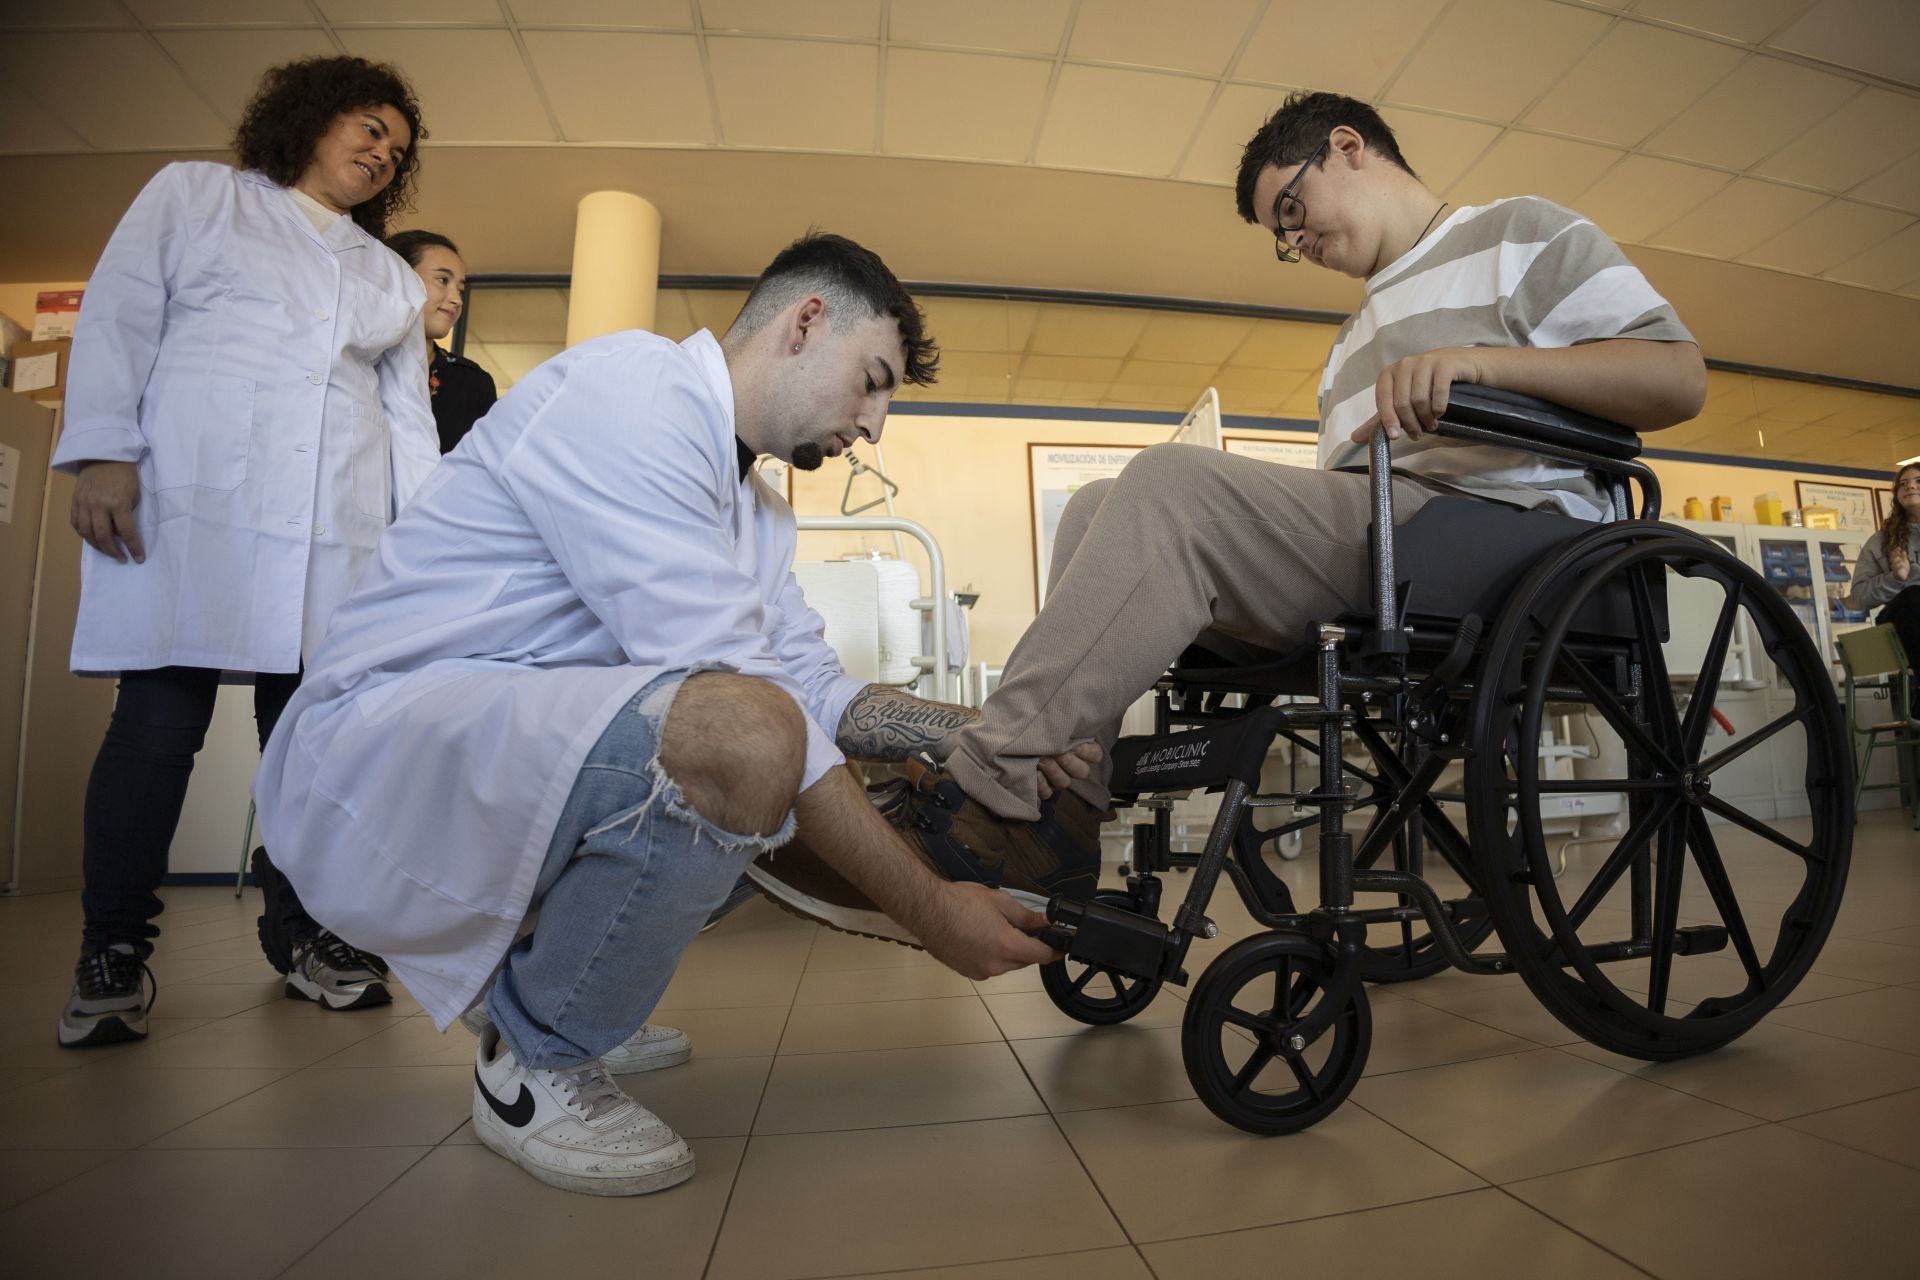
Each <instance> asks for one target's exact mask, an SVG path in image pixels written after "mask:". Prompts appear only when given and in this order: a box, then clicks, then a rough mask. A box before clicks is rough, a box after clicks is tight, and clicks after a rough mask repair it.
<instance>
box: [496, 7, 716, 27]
mask: <svg viewBox="0 0 1920 1280" xmlns="http://www.w3.org/2000/svg"><path fill="white" fill-rule="evenodd" d="M507 8H508V9H509V10H510V11H511V12H512V13H513V16H514V19H515V20H516V21H517V22H519V23H520V25H521V26H523V27H525V26H537V25H540V24H545V23H551V24H555V25H560V26H565V25H570V24H571V25H577V26H595V27H673V28H676V29H682V28H684V29H688V30H690V29H692V27H693V3H692V0H507Z"/></svg>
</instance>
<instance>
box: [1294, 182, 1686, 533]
mask: <svg viewBox="0 0 1920 1280" xmlns="http://www.w3.org/2000/svg"><path fill="white" fill-rule="evenodd" d="M1606 338H1647V339H1652V340H1655V341H1662V342H1691V341H1692V340H1693V335H1692V334H1690V333H1688V332H1687V330H1686V327H1685V326H1684V325H1682V324H1681V323H1680V318H1679V317H1678V316H1677V315H1675V314H1674V311H1673V308H1672V307H1671V306H1669V305H1668V303H1667V300H1666V299H1665V298H1662V297H1661V296H1660V295H1659V294H1658V293H1655V292H1654V290H1653V286H1652V285H1650V284H1648V283H1647V278H1646V277H1645V276H1643V275H1641V274H1640V269H1639V268H1638V267H1635V266H1634V265H1633V264H1632V263H1631V262H1628V261H1627V258H1626V255H1625V254H1623V253H1621V252H1620V249H1619V246H1617V245H1615V244H1614V243H1613V241H1611V240H1609V239H1608V238H1607V236H1606V233H1605V232H1603V231H1601V230H1600V228H1598V227H1596V226H1594V225H1593V223H1591V222H1589V221H1588V220H1587V219H1585V218H1583V217H1581V216H1580V215H1579V214H1577V213H1574V212H1573V211H1572V210H1570V209H1563V208H1561V207H1560V206H1559V205H1556V204H1553V203H1551V202H1549V201H1546V200H1542V199H1539V198H1538V197H1535V196H1516V197H1513V198H1511V199H1507V200H1498V201H1495V202H1494V203H1493V204H1489V205H1482V206H1480V207H1478V208H1465V209H1459V210H1456V211H1455V212H1454V213H1453V214H1452V215H1451V216H1449V217H1448V218H1447V219H1446V221H1444V222H1442V223H1441V224H1440V225H1439V226H1438V227H1437V228H1435V229H1434V232H1433V234H1431V235H1429V236H1427V237H1425V238H1424V239H1422V240H1421V241H1420V242H1419V243H1418V244H1416V245H1414V247H1413V248H1412V249H1409V250H1408V251H1407V252H1406V253H1405V254H1402V255H1401V256H1400V257H1399V258H1398V259H1396V260H1395V261H1394V262H1393V263H1391V264H1390V265H1388V266H1387V267H1386V268H1384V269H1383V270H1381V271H1379V272H1378V273H1376V274H1375V275H1374V276H1373V278H1372V279H1370V280H1368V281H1367V299H1366V301H1365V302H1364V303H1363V304H1362V305H1361V307H1360V310H1358V311H1356V312H1355V313H1354V314H1353V315H1352V316H1351V317H1349V318H1348V320H1347V322H1346V323H1345V324H1344V325H1342V326H1341V327H1340V332H1339V334H1338V336H1336V337H1335V339H1334V342H1333V350H1332V352H1331V353H1330V354H1329V355H1328V356H1327V368H1326V373H1325V374H1324V375H1323V376H1322V378H1321V380H1320V465H1321V467H1322V468H1328V469H1331V468H1339V467H1353V466H1360V467H1364V466H1365V465H1366V461H1367V455H1366V446H1364V445H1358V444H1354V443H1353V442H1352V440H1351V439H1350V437H1351V436H1352V435H1353V432H1354V430H1355V429H1356V428H1358V427H1359V426H1360V425H1361V424H1362V423H1364V422H1365V421H1366V420H1367V419H1368V418H1370V417H1372V416H1373V415H1374V413H1375V412H1376V408H1377V406H1376V402H1375V399H1374V383H1375V382H1376V381H1377V380H1378V379H1379V377H1380V372H1381V370H1383V369H1385V368H1386V367H1387V366H1388V365H1390V364H1393V363H1394V362H1395V361H1397V360H1404V359H1406V358H1407V357H1408V356H1417V355H1422V354H1425V353H1426V352H1429V351H1433V350H1435V349H1437V348H1439V347H1571V346H1574V345H1575V344H1577V343H1581V342H1596V341H1600V340H1602V339H1606ZM1393 452H1394V469H1395V470H1401V471H1407V472H1411V473H1413V474H1416V475H1420V476H1424V477H1426V478H1428V479H1430V480H1433V481H1436V482H1437V483H1440V484H1442V485H1445V486H1447V487H1449V488H1453V489H1459V490H1461V491H1463V492H1466V493H1470V494H1475V495H1477V496H1481V497H1487V498H1495V499H1498V500H1499V501H1502V502H1509V503H1512V504H1514V505H1516V506H1521V507H1547V506H1554V507H1558V508H1560V509H1561V510H1562V511H1564V512H1566V513H1567V514H1568V515H1571V516H1575V517H1578V518H1580V519H1583V520H1597V519H1600V518H1601V517H1602V516H1604V515H1605V514H1606V513H1607V503H1606V499H1605V498H1604V497H1603V496H1602V495H1601V492H1600V488H1599V486H1598V485H1597V484H1595V483H1594V481H1593V480H1592V478H1591V477H1589V476H1587V475H1586V474H1585V473H1584V472H1583V471H1581V470H1580V469H1579V468H1577V467H1571V466H1567V465H1565V464H1563V463H1557V462H1553V461H1550V460H1548V459H1545V458H1539V457H1536V456H1534V455H1532V454H1528V453H1522V452H1519V451H1517V450H1513V449H1498V448H1495V447H1493V446H1491V445H1477V444H1468V443H1466V442H1464V441H1459V440H1447V439H1439V438H1436V437H1431V436H1429V437H1425V438H1423V439H1420V440H1413V441H1409V440H1404V439H1403V440H1400V441H1397V442H1396V443H1395V444H1394V448H1393Z"/></svg>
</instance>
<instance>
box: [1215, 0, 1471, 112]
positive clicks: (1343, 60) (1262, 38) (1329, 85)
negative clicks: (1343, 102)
mask: <svg viewBox="0 0 1920 1280" xmlns="http://www.w3.org/2000/svg"><path fill="white" fill-rule="evenodd" d="M1445 4H1446V0H1346V3H1344V4H1342V5H1341V6H1340V17H1339V29H1340V33H1341V38H1340V39H1338V40H1324V39H1318V38H1316V33H1317V32H1318V31H1319V29H1320V28H1319V26H1318V20H1317V19H1316V18H1314V17H1311V16H1309V12H1308V11H1306V10H1303V9H1300V8H1298V7H1296V6H1294V5H1289V4H1273V5H1269V6H1268V7H1267V12H1266V15H1265V16H1264V17H1263V18H1261V19H1260V25H1259V27H1257V28H1256V29H1255V31H1254V33H1253V38H1252V39H1251V40H1249V41H1248V42H1247V48H1246V51H1245V52H1244V53H1242V54H1241V55H1240V66H1239V68H1238V69H1237V70H1236V71H1235V72H1234V78H1235V79H1237V80H1258V81H1260V82H1262V83H1264V84H1281V85H1311V86H1312V87H1313V88H1315V89H1324V90H1327V91H1328V92H1331V93H1344V94H1349V95H1351V96H1352V97H1356V98H1363V99H1371V98H1373V97H1374V96H1376V95H1377V94H1378V93H1379V92H1380V90H1381V88H1382V87H1383V86H1384V85H1385V84H1386V83H1387V77H1388V76H1391V75H1392V74H1393V73H1394V72H1395V71H1396V70H1398V69H1399V67H1400V64H1401V63H1402V62H1404V61H1406V58H1407V55H1408V54H1409V53H1411V52H1413V49H1414V46H1415V45H1417V44H1419V43H1420V40H1421V37H1422V36H1423V35H1424V34H1425V33H1426V31H1427V28H1428V27H1430V26H1432V25H1433V20H1434V18H1435V17H1436V16H1437V15H1438V14H1439V12H1440V10H1441V9H1442V8H1443V7H1444V6H1445Z"/></svg>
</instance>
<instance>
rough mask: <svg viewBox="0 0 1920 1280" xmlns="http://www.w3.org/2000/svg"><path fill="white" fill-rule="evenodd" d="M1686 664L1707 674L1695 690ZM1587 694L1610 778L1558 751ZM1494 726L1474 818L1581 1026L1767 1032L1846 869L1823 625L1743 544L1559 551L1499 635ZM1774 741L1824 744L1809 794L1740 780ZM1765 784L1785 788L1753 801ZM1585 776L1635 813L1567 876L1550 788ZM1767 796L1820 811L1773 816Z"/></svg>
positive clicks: (1511, 933) (1546, 990) (1525, 968)
mask: <svg viewBox="0 0 1920 1280" xmlns="http://www.w3.org/2000/svg"><path fill="white" fill-rule="evenodd" d="M1670 620H1671V622H1672V623H1673V625H1672V627H1671V635H1670V634H1669V632H1670V627H1669V623H1670ZM1730 660H1731V661H1732V662H1733V663H1734V664H1735V665H1733V666H1729V662H1730ZM1670 670H1671V671H1672V672H1674V673H1678V674H1679V675H1680V676H1681V677H1682V680H1683V682H1684V680H1685V678H1686V677H1689V676H1691V677H1693V685H1692V688H1693V690H1694V692H1693V694H1692V696H1691V698H1690V700H1689V701H1688V702H1687V703H1686V705H1685V706H1684V708H1683V707H1682V706H1681V704H1680V702H1679V700H1678V699H1677V698H1676V696H1675V694H1674V691H1673V684H1672V680H1671V678H1670V674H1669V673H1670ZM1732 674H1745V675H1747V676H1751V677H1753V679H1752V680H1751V681H1750V683H1752V684H1755V685H1760V684H1764V685H1765V686H1767V687H1769V688H1771V689H1772V690H1773V693H1772V694H1770V695H1769V696H1770V697H1771V698H1772V699H1773V700H1772V702H1771V704H1770V705H1769V710H1768V712H1767V717H1768V718H1767V720H1766V723H1764V724H1755V723H1754V716H1755V712H1754V710H1753V709H1754V708H1756V707H1758V706H1761V705H1763V704H1761V703H1759V702H1748V703H1745V704H1739V705H1736V704H1733V703H1730V704H1729V705H1728V710H1731V711H1735V712H1736V714H1739V715H1741V716H1743V717H1744V718H1746V719H1747V721H1748V726H1749V727H1748V729H1747V731H1745V732H1743V733H1741V734H1739V736H1737V737H1735V739H1734V741H1733V742H1732V743H1731V744H1730V745H1729V744H1727V743H1725V742H1724V741H1718V742H1716V741H1712V740H1710V737H1709V735H1710V733H1711V732H1712V730H1713V728H1714V725H1715V723H1716V719H1717V717H1716V714H1715V712H1716V708H1715V704H1716V702H1717V701H1718V700H1719V697H1720V693H1721V690H1722V689H1723V687H1724V686H1723V678H1724V677H1727V676H1730V675H1732ZM1570 708H1571V709H1572V710H1573V713H1574V714H1577V715H1579V716H1581V717H1582V719H1583V723H1585V724H1586V725H1587V726H1588V729H1589V731H1590V732H1591V733H1592V735H1593V738H1594V741H1595V743H1596V744H1600V745H1601V746H1603V747H1604V748H1605V750H1604V751H1602V752H1601V753H1600V754H1599V755H1597V756H1596V759H1597V760H1600V761H1607V760H1610V761H1611V763H1610V764H1607V765H1605V767H1601V768H1598V769H1597V773H1596V774H1594V775H1590V776H1587V777H1580V778H1566V777H1556V776H1553V775H1552V774H1551V773H1549V772H1548V770H1547V769H1545V768H1543V766H1542V764H1541V760H1540V754H1539V752H1538V750H1537V744H1538V743H1539V741H1540V736H1541V730H1542V726H1543V725H1544V724H1546V723H1547V721H1548V718H1549V716H1555V715H1564V714H1567V713H1568V711H1569V709H1570ZM1473 733H1474V739H1473V741H1474V743H1475V753H1474V755H1473V757H1472V759H1471V760H1470V761H1469V766H1468V792H1467V794H1468V805H1469V810H1470V814H1469V821H1470V827H1471V832H1472V835H1473V843H1474V850H1475V853H1476V855H1477V856H1478V857H1479V858H1480V859H1481V863H1482V866H1481V875H1480V879H1481V882H1482V884H1483V886H1484V888H1485V891H1486V894H1487V903H1488V907H1489V910H1490V911H1491V913H1492V916H1493V920H1494V924H1495V926H1496V927H1497V928H1498V929H1499V931H1500V936H1501V939H1502V941H1503V942H1504V943H1505V945H1506V948H1507V951H1508V953H1509V955H1511V956H1512V958H1513V961H1514V964H1515V966H1516V967H1517V968H1518V970H1519V971H1520V973H1521V975H1522V976H1523V977H1524V978H1525V980H1526V982H1527V985H1528V986H1529V987H1530V988H1532V990H1533V991H1534V993H1535V994H1536V995H1537V996H1538V997H1539V999H1540V1000H1541V1002H1542V1003H1543V1004H1544V1005H1545V1006H1546V1007H1547V1008H1548V1010H1550V1011H1551V1012H1552V1013H1553V1014H1554V1015H1555V1016H1556V1017H1558V1018H1559V1019H1560V1020H1561V1021H1562V1022H1563V1023H1565V1024H1566V1025H1567V1026H1568V1027H1569V1028H1570V1029H1572V1030H1574V1031H1577V1032H1579V1033H1580V1034H1581V1035H1582V1036H1584V1037H1586V1038H1587V1039H1588V1040H1590V1041H1592V1042H1593V1043H1594V1044H1597V1045H1600V1046H1601V1047H1603V1048H1606V1049H1609V1050H1611V1051H1613V1052H1615V1053H1620V1054H1625V1055H1628V1056H1632V1057H1639V1058H1646V1059H1652V1060H1663V1059H1672V1058H1681V1057H1686V1056H1688V1055H1691V1054H1695V1053H1701V1052H1705V1051H1707V1050H1710V1049H1714V1048H1717V1047H1719V1046H1721V1045H1723V1044H1726V1043H1727V1042H1729V1041H1731V1040H1733V1039H1734V1038H1735V1037H1737V1036H1739V1035H1740V1034H1742V1033H1743V1032H1745V1031H1747V1030H1748V1029H1749V1028H1751V1027H1752V1026H1753V1025H1754V1024H1755V1023H1757V1022H1758V1021H1759V1020H1760V1018H1761V1017H1762V1016H1764V1015H1765V1014H1766V1013H1767V1011H1768V1010H1770V1009H1772V1008H1773V1007H1774V1006H1775V1005H1777V1004H1779V1003H1780V1001H1781V1000H1782V999H1783V998H1784V997H1785V996H1786V995H1787V993H1788V992H1790V991H1791V990H1792V989H1793V988H1794V986H1795V985H1796V984H1797V983H1798V982H1799V981H1800V979H1801V978H1802V977H1804V976H1805V974H1806V972H1807V970H1808V969H1809V968H1810V967H1811V966H1812V964H1813V961H1814V958H1815V956H1816V955H1817V954H1818V953H1819V950H1820V947H1821V945H1822V944H1823V943H1824V942H1825V940H1826V937H1827V934H1828V932H1829V930H1830V929H1831V927H1832V924H1833V919H1834V915H1835V913H1836V912H1837V911H1838V909H1839V904H1840V895H1841V891H1842V889H1843V888H1844V887H1845V884H1846V873H1847V862H1848V858H1849V855H1850V852H1851V848H1852V817H1853V815H1852V807H1851V803H1850V802H1851V797H1852V791H1851V773H1852V758H1851V755H1850V754H1849V752H1848V744H1847V741H1846V735H1845V728H1844V724H1843V721H1842V720H1841V717H1840V710H1839V706H1838V704H1837V702H1836V700H1835V697H1834V693H1833V686H1832V684H1831V682H1830V679H1829V677H1828V675H1827V671H1826V667H1825V665H1824V664H1823V663H1822V662H1821V661H1820V658H1819V655H1818V654H1817V653H1816V652H1815V650H1814V646H1813V643H1812V641H1811V639H1810V638H1809V637H1808V635H1807V630H1806V628H1805V626H1804V625H1803V624H1802V623H1801V621H1800V620H1799V618H1798V617H1797V616H1796V615H1795V614H1794V612H1793V610H1792V608H1791V607H1790V606H1789V605H1788V604H1787V602H1786V600H1785V599H1784V598H1783V597H1782V596H1781V595H1780V594H1779V593H1778V592H1777V591H1776V590H1775V588H1774V587H1773V586H1772V585H1770V584H1769V583H1768V582H1767V581H1766V580H1765V579H1764V578H1762V577H1761V576H1760V575H1759V574H1758V573H1756V572H1755V571H1754V570H1752V569H1751V568H1749V567H1748V566H1747V565H1746V564H1745V563H1743V562H1742V561H1740V560H1739V559H1737V558H1736V557H1735V556H1733V555H1732V554H1731V553H1730V552H1728V551H1726V550H1725V549H1724V548H1722V547H1721V546H1720V545H1719V544H1717V543H1714V542H1712V541H1709V540H1707V539H1704V538H1700V537H1696V536H1694V535H1692V534H1690V533H1686V532H1684V531H1681V530H1677V529H1674V528H1672V527H1670V526H1663V525H1660V524H1657V523H1651V522H1633V523H1623V524H1617V525H1610V526H1607V527H1605V528H1603V529H1600V530H1596V531H1594V532H1592V533H1589V534H1585V535H1583V536H1581V537H1579V538H1577V539H1575V540H1574V541H1572V542H1570V543H1568V544H1567V545H1566V546H1564V547H1562V548H1560V549H1559V550H1558V551H1556V552H1554V553H1553V554H1552V555H1550V556H1548V557H1547V558H1546V559H1545V560H1543V561H1542V562H1541V563H1540V564H1539V565H1537V566H1536V567H1535V568H1534V569H1533V570H1532V571H1531V572H1530V573H1529V574H1528V576H1527V577H1526V578H1525V579H1524V580H1523V581H1522V583H1521V584H1520V586H1519V588H1518V589H1517V590H1516V591H1515V593H1514V595H1513V597H1512V599H1511V600H1510V602H1509V604H1508V607H1507V609H1506V611H1505V613H1504V614H1503V615H1502V617H1501V619H1500V622H1499V624H1498V625H1497V626H1496V628H1495V629H1494V632H1493V635H1492V638H1491V640H1490V641H1489V643H1488V646H1487V650H1486V655H1485V660H1484V663H1483V666H1482V670H1481V676H1480V681H1479V685H1478V687H1477V689H1476V691H1475V695H1474V707H1473ZM1768 743H1772V744H1773V745H1774V748H1775V750H1774V753H1773V754H1774V758H1775V759H1779V758H1783V756H1785V755H1786V754H1787V753H1783V752H1782V751H1781V750H1779V748H1780V747H1781V746H1782V745H1783V744H1784V745H1785V746H1786V747H1787V748H1788V750H1789V751H1790V752H1791V753H1793V754H1797V755H1800V756H1803V757H1804V760H1805V766H1804V769H1803V770H1802V771H1801V774H1800V777H1801V781H1800V782H1799V783H1798V784H1796V785H1795V786H1794V787H1792V788H1786V789H1785V790H1786V791H1787V792H1788V794H1784V795H1783V794H1780V792H1781V790H1782V788H1780V787H1779V786H1777V785H1776V784H1775V783H1774V782H1773V780H1772V778H1771V776H1770V775H1763V776H1760V777H1759V778H1757V779H1755V778H1749V780H1748V781H1746V782H1740V781H1738V778H1739V775H1740V774H1741V772H1742V771H1743V770H1748V769H1751V768H1752V767H1753V766H1754V764H1755V761H1756V760H1764V759H1765V758H1766V757H1765V756H1764V755H1763V756H1760V757H1755V758H1754V759H1751V760H1747V762H1746V764H1744V765H1739V767H1738V768H1736V767H1735V766H1736V765H1737V764H1738V762H1740V761H1741V760H1742V759H1743V758H1744V757H1746V756H1747V753H1748V752H1750V751H1751V750H1752V749H1753V748H1755V747H1758V746H1761V745H1763V744H1768ZM1787 758H1791V757H1790V756H1788V757H1787ZM1802 788H1803V789H1804V794H1802ZM1716 790H1718V791H1719V792H1721V793H1723V794H1716ZM1743 790H1744V791H1745V792H1746V793H1748V795H1749V796H1752V795H1754V794H1764V795H1765V797H1766V804H1765V805H1762V804H1761V803H1759V802H1757V801H1756V800H1754V799H1751V798H1749V799H1746V800H1744V801H1743V802H1742V803H1735V799H1734V797H1736V796H1739V795H1740V794H1741V792H1742V791H1743ZM1580 794H1585V795H1589V796H1593V795H1618V796H1624V797H1625V805H1624V811H1625V824H1626V827H1627V830H1626V833H1625V835H1624V836H1623V837H1622V838H1621V839H1620V840H1619V841H1618V843H1616V844H1614V845H1613V847H1612V849H1611V850H1610V851H1608V852H1605V853H1601V852H1599V851H1597V850H1596V851H1595V852H1594V853H1593V854H1592V855H1591V856H1587V857H1583V858H1581V859H1580V860H1579V861H1577V862H1575V863H1570V864H1569V865H1568V866H1567V868H1566V870H1565V871H1564V872H1563V873H1562V874H1561V875H1560V876H1559V877H1558V878H1557V879H1556V876H1555V871H1556V869H1557V865H1556V864H1557V859H1556V858H1555V857H1554V849H1553V848H1552V845H1551V844H1550V842H1549V840H1548V838H1547V837H1546V836H1545V834H1544V833H1543V831H1542V826H1543V820H1542V813H1541V810H1542V806H1543V804H1544V803H1547V802H1550V801H1552V800H1553V798H1554V797H1562V796H1570V795H1580ZM1763 807H1768V808H1771V809H1773V811H1774V812H1776V813H1780V814H1784V815H1793V814H1795V813H1796V812H1799V813H1803V814H1804V816H1782V817H1761V816H1757V815H1756V814H1755V813H1754V812H1751V810H1753V809H1757V808H1763ZM1713 819H1718V820H1719V821H1718V822H1715V821H1712V820H1713Z"/></svg>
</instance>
